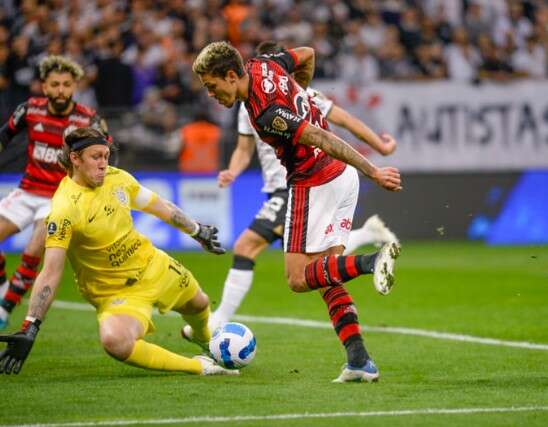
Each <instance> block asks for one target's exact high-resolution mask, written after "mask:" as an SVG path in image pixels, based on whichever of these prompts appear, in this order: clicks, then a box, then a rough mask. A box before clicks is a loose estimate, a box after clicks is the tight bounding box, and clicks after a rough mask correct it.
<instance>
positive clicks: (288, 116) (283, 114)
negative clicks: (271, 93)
mask: <svg viewBox="0 0 548 427" xmlns="http://www.w3.org/2000/svg"><path fill="white" fill-rule="evenodd" d="M274 113H275V114H277V115H278V116H280V117H281V118H284V119H286V120H290V121H293V122H297V123H300V122H301V119H300V117H299V116H297V115H295V114H293V113H292V112H291V111H289V110H287V109H285V108H276V111H274Z"/></svg>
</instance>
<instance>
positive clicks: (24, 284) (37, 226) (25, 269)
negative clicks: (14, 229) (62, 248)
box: [0, 218, 46, 313]
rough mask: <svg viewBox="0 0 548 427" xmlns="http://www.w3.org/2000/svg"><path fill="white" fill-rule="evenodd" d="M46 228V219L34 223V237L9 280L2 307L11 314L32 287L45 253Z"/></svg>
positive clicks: (1, 303)
mask: <svg viewBox="0 0 548 427" xmlns="http://www.w3.org/2000/svg"><path fill="white" fill-rule="evenodd" d="M45 239H46V226H45V224H44V219H43V218H42V219H40V220H37V221H35V222H34V227H33V231H32V236H31V238H30V240H29V242H28V243H27V245H26V246H25V249H24V251H23V254H22V255H21V262H20V264H19V266H18V267H17V269H16V270H15V272H14V273H13V275H12V276H11V277H10V280H9V288H8V290H7V292H6V294H5V295H4V298H3V300H2V301H0V306H1V307H3V308H4V309H5V310H6V311H7V312H8V313H11V312H12V311H13V309H14V308H15V306H16V305H17V304H19V303H20V302H21V298H23V296H24V295H25V294H26V293H27V291H28V290H29V289H30V288H31V287H32V285H33V283H34V280H35V279H36V276H37V275H38V268H39V266H40V261H41V259H42V254H43V253H44V244H45Z"/></svg>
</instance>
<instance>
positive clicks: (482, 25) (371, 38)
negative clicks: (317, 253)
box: [0, 0, 548, 150]
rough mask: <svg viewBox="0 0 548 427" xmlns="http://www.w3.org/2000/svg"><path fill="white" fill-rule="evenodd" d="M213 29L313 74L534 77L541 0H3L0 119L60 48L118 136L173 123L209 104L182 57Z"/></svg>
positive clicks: (547, 41)
mask: <svg viewBox="0 0 548 427" xmlns="http://www.w3.org/2000/svg"><path fill="white" fill-rule="evenodd" d="M224 39H227V40H229V41H230V42H231V43H232V44H233V45H235V46H236V47H237V48H238V49H239V50H240V52H241V53H242V55H243V56H244V58H248V57H250V56H251V55H253V49H254V47H255V46H256V45H257V44H258V43H260V42H261V41H264V40H268V39H275V40H278V41H281V42H283V43H284V44H285V45H286V46H289V47H291V46H297V45H308V46H312V47H313V48H314V49H315V51H316V73H315V78H318V79H321V78H335V79H343V80H345V81H347V82H349V84H352V85H356V86H363V85H368V84H372V83H374V82H375V81H378V80H433V79H451V80H454V81H469V82H475V83H478V82H481V81H482V80H484V79H492V80H495V81H502V82H506V81H508V80H510V79H514V78H536V79H542V78H546V77H547V49H548V5H547V3H546V2H545V1H543V0H383V1H380V0H323V1H317V0H154V1H153V0H114V1H113V0H3V2H2V3H1V5H0V119H1V120H0V122H4V121H5V120H6V119H7V118H8V116H9V114H10V113H11V112H12V111H13V110H14V108H15V107H16V106H17V105H18V104H19V103H21V102H23V101H25V100H26V99H27V98H28V97H29V96H30V95H33V94H40V84H39V81H38V79H37V71H36V70H37V67H36V65H37V64H38V62H39V61H40V60H41V59H42V58H43V57H44V56H45V55H48V54H64V55H67V56H69V57H71V58H72V59H74V60H76V61H77V62H79V63H80V64H81V65H82V66H83V67H84V69H85V71H86V76H85V78H84V79H82V81H81V83H80V86H79V90H78V91H77V94H76V96H75V98H76V100H77V101H79V102H82V103H84V104H85V105H89V106H91V107H95V108H97V109H98V110H99V112H101V113H102V114H103V115H104V116H106V117H110V116H112V114H113V112H114V115H115V114H116V113H115V112H117V111H124V112H127V111H131V112H132V114H133V122H132V123H133V124H132V126H129V128H131V129H133V130H132V131H131V132H129V134H128V135H126V136H125V137H126V138H131V139H132V140H138V139H139V135H142V137H143V139H144V140H146V141H149V138H148V137H147V135H149V134H150V132H154V133H156V134H158V133H160V134H161V133H164V134H165V135H170V134H173V132H174V131H175V130H176V129H177V128H178V127H179V126H180V124H181V118H182V117H183V116H185V112H188V111H189V110H190V111H194V110H196V108H198V109H201V110H204V109H205V110H210V111H211V109H212V108H214V107H212V106H211V104H209V103H208V100H207V99H206V95H205V94H204V93H203V92H201V91H199V87H198V84H197V81H196V80H195V77H193V74H192V71H191V64H192V61H193V59H194V57H195V55H196V53H197V52H198V51H199V50H200V49H201V48H203V47H204V46H205V45H206V44H207V43H209V42H211V41H216V40H224ZM200 107H205V108H200ZM214 111H215V110H214ZM217 113H218V111H215V114H216V117H217V119H220V120H221V122H222V121H223V118H222V115H217ZM219 114H220V113H219ZM225 114H226V113H225ZM186 116H187V117H188V114H186ZM228 120H230V119H228ZM127 127H128V126H126V128H127ZM139 127H140V128H139ZM141 128H142V129H141ZM121 139H122V140H123V139H124V135H122V137H121ZM166 140H167V142H166V144H164V145H165V146H166V147H167V149H169V146H170V143H169V140H168V139H167V138H166ZM171 146H172V147H173V149H174V150H177V147H178V146H179V145H178V143H177V142H174V143H173V144H171Z"/></svg>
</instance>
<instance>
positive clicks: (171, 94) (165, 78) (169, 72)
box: [154, 61, 192, 105]
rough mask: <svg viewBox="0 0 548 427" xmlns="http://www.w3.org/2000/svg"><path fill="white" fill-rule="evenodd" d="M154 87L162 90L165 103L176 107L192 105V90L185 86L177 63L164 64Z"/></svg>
mask: <svg viewBox="0 0 548 427" xmlns="http://www.w3.org/2000/svg"><path fill="white" fill-rule="evenodd" d="M154 86H156V87H157V88H158V89H159V90H160V93H161V95H162V98H163V99H164V100H165V101H168V102H170V103H172V104H176V105H181V104H185V103H186V104H190V103H192V94H191V92H190V89H189V88H188V87H186V85H185V84H184V82H183V78H182V76H181V73H180V72H179V70H178V68H177V63H176V62H175V61H166V62H164V63H163V64H162V66H161V67H160V72H159V75H158V77H157V78H156V82H155V84H154Z"/></svg>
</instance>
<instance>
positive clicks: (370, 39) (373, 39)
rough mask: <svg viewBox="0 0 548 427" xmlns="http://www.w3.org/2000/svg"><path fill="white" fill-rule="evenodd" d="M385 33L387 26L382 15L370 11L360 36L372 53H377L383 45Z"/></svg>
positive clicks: (375, 11)
mask: <svg viewBox="0 0 548 427" xmlns="http://www.w3.org/2000/svg"><path fill="white" fill-rule="evenodd" d="M385 32H386V25H385V24H384V22H383V21H382V18H381V15H380V13H379V12H378V11H377V10H374V9H372V10H370V11H369V12H368V13H367V15H366V16H365V22H364V23H363V25H362V26H361V30H360V36H361V39H362V41H363V42H364V43H365V44H366V45H367V47H368V48H369V49H371V51H372V52H376V51H377V50H378V49H379V48H380V47H381V45H382V42H383V40H384V37H385Z"/></svg>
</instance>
